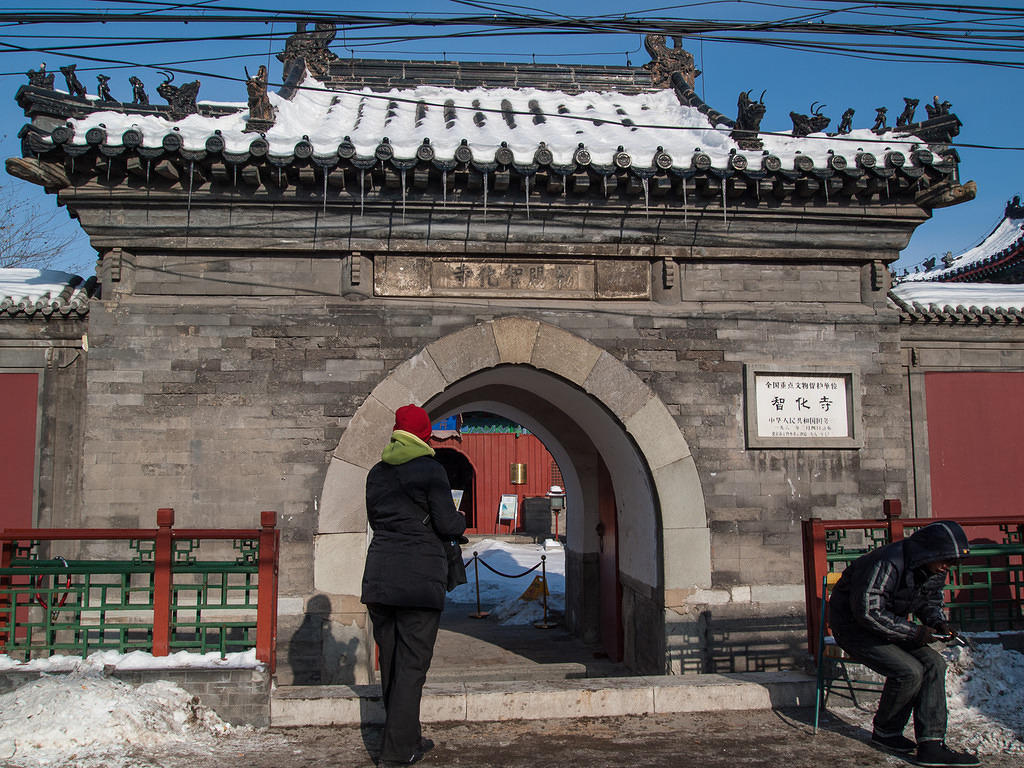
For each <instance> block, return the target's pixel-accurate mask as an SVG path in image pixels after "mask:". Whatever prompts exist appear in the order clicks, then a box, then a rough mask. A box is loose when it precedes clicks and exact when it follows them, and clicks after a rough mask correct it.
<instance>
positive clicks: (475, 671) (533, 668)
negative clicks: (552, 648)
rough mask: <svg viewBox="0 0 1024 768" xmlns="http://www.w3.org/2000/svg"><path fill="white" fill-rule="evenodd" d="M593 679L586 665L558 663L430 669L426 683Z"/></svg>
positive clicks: (519, 663)
mask: <svg viewBox="0 0 1024 768" xmlns="http://www.w3.org/2000/svg"><path fill="white" fill-rule="evenodd" d="M581 677H593V675H590V674H588V668H587V665H586V664H580V663H575V662H562V663H557V664H523V663H521V662H518V663H512V664H491V665H489V666H482V667H471V668H467V669H462V670H460V669H452V668H444V667H441V668H438V669H436V670H435V669H434V668H431V670H430V671H429V672H427V682H428V683H449V682H456V683H480V682H496V681H500V680H512V681H516V680H570V679H574V678H581Z"/></svg>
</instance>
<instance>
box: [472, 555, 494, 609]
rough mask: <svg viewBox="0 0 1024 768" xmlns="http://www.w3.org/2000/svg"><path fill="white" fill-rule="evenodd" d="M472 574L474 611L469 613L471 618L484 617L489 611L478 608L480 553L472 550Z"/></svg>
mask: <svg viewBox="0 0 1024 768" xmlns="http://www.w3.org/2000/svg"><path fill="white" fill-rule="evenodd" d="M473 575H474V576H475V577H476V613H471V614H469V618H471V619H486V618H487V617H488V616H490V611H481V610H480V553H478V552H475V551H474V552H473Z"/></svg>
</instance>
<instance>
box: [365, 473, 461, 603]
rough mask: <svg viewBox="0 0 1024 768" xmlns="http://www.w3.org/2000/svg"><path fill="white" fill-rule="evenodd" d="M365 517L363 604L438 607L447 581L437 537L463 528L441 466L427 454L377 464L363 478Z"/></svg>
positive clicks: (449, 537) (455, 536) (452, 534)
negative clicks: (368, 531)
mask: <svg viewBox="0 0 1024 768" xmlns="http://www.w3.org/2000/svg"><path fill="white" fill-rule="evenodd" d="M366 515H367V518H368V519H369V522H370V527H371V528H372V529H373V540H372V541H371V542H370V548H369V550H368V551H367V553H366V567H365V569H364V571H363V587H362V598H361V599H362V602H364V603H379V604H382V605H390V606H398V607H403V608H433V609H436V610H441V609H442V608H443V607H444V596H445V585H446V583H447V579H448V560H447V558H446V557H445V551H444V546H443V543H442V540H452V539H458V538H459V537H460V536H462V533H463V532H464V531H465V530H466V520H465V518H464V517H463V516H462V514H461V513H460V512H459V511H458V510H456V509H455V504H454V503H453V501H452V492H451V486H450V485H449V484H448V476H447V474H446V473H445V471H444V467H442V466H441V464H440V463H438V461H437V460H436V459H434V458H433V457H431V456H418V457H416V458H413V459H411V460H409V461H406V462H405V463H402V464H389V463H386V462H384V461H380V462H378V463H377V464H376V465H374V467H373V468H372V469H371V470H370V473H369V475H368V476H367V478H366Z"/></svg>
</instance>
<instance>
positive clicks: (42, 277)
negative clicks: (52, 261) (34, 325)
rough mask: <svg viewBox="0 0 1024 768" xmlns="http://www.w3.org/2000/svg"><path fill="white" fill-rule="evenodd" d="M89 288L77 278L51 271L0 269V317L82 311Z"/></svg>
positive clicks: (76, 276) (86, 301)
mask: <svg viewBox="0 0 1024 768" xmlns="http://www.w3.org/2000/svg"><path fill="white" fill-rule="evenodd" d="M90 292H91V290H90V286H89V285H88V284H87V283H85V282H83V281H82V278H81V277H79V276H78V275H72V274H69V273H67V272H58V271H56V270H52V269H21V268H15V269H0V314H4V313H9V314H17V313H18V312H25V313H26V314H33V313H35V312H37V311H42V312H43V313H44V314H49V313H52V312H54V311H59V312H61V313H62V314H67V313H69V312H71V311H79V312H80V311H82V310H83V309H84V308H85V307H86V306H87V305H88V301H89V296H90Z"/></svg>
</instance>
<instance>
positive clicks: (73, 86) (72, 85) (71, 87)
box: [60, 64, 86, 99]
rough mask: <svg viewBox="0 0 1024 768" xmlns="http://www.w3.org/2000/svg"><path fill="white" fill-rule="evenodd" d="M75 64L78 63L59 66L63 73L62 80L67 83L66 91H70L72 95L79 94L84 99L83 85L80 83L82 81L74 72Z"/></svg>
mask: <svg viewBox="0 0 1024 768" xmlns="http://www.w3.org/2000/svg"><path fill="white" fill-rule="evenodd" d="M76 66H78V65H77V64H67V65H65V66H63V67H61V68H60V71H61V73H62V74H63V75H64V82H66V83H67V85H68V93H70V94H71V95H72V96H79V97H81V98H83V99H84V98H85V96H86V93H85V86H84V85H82V82H81V81H80V80H79V79H78V76H77V75H76V74H75V67H76Z"/></svg>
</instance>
